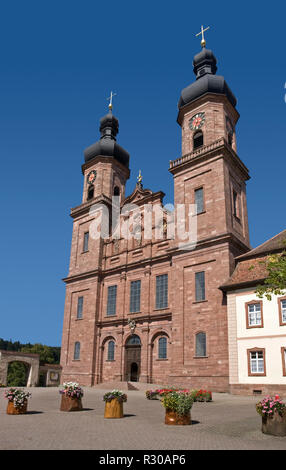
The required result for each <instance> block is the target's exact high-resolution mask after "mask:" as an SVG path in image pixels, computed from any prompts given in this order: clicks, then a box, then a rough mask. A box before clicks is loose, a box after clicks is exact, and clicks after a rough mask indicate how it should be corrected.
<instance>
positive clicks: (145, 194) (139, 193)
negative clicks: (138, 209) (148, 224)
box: [124, 185, 155, 205]
mask: <svg viewBox="0 0 286 470" xmlns="http://www.w3.org/2000/svg"><path fill="white" fill-rule="evenodd" d="M153 194H155V193H154V192H153V191H151V189H144V188H143V187H142V186H139V185H136V187H135V189H134V191H133V193H132V194H130V196H128V197H127V198H126V199H125V200H124V205H125V204H133V203H137V202H139V201H141V200H144V199H146V198H150V196H152V195H153Z"/></svg>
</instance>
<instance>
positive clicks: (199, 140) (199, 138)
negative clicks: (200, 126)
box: [193, 131, 204, 150]
mask: <svg viewBox="0 0 286 470" xmlns="http://www.w3.org/2000/svg"><path fill="white" fill-rule="evenodd" d="M203 145H204V134H203V133H202V131H197V132H195V134H194V137H193V148H194V150H196V149H197V148H199V147H202V146H203Z"/></svg>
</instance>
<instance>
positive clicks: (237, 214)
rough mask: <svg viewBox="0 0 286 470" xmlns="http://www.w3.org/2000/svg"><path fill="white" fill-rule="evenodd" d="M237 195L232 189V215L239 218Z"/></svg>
mask: <svg viewBox="0 0 286 470" xmlns="http://www.w3.org/2000/svg"><path fill="white" fill-rule="evenodd" d="M239 212H240V211H239V195H238V193H237V192H236V191H233V215H234V216H235V217H237V218H238V219H239V216H240V213H239Z"/></svg>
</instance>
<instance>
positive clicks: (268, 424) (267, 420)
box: [261, 411, 286, 436]
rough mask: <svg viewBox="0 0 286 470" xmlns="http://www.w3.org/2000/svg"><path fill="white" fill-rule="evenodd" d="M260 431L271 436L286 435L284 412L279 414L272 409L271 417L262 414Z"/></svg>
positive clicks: (285, 415)
mask: <svg viewBox="0 0 286 470" xmlns="http://www.w3.org/2000/svg"><path fill="white" fill-rule="evenodd" d="M261 430H262V432H263V433H264V434H271V435H272V436H286V413H285V414H284V416H280V415H279V413H277V411H274V414H273V417H272V416H271V417H270V416H262V428H261Z"/></svg>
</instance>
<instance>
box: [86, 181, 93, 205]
mask: <svg viewBox="0 0 286 470" xmlns="http://www.w3.org/2000/svg"><path fill="white" fill-rule="evenodd" d="M93 196H94V186H93V184H92V185H91V186H90V187H89V188H88V193H87V200H88V201H89V200H90V199H92V198H93Z"/></svg>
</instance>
